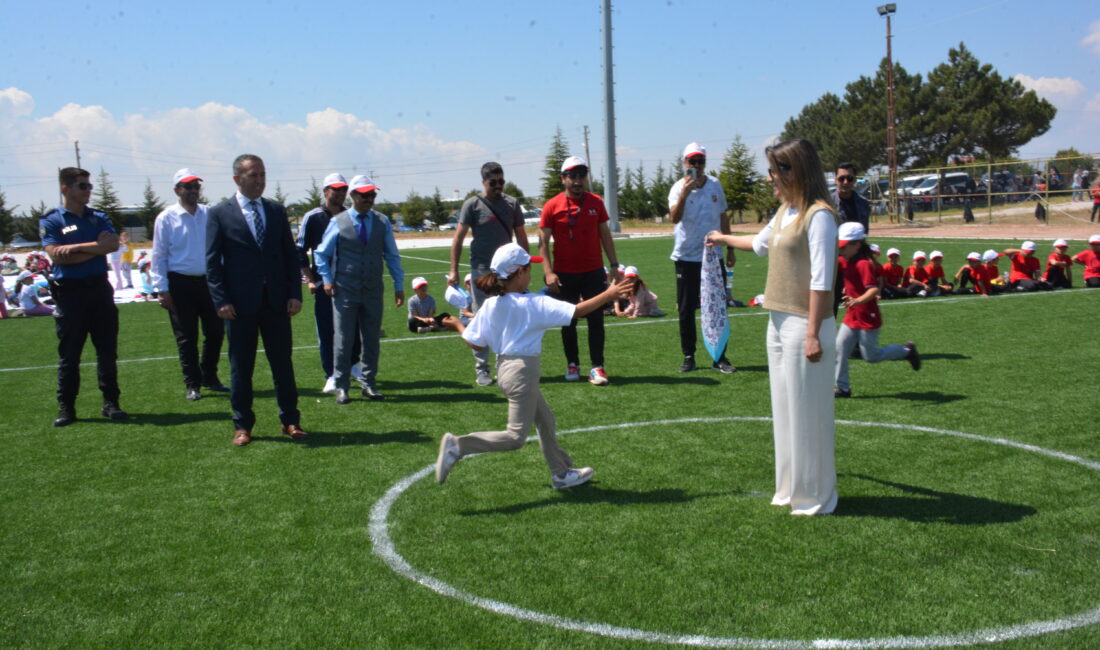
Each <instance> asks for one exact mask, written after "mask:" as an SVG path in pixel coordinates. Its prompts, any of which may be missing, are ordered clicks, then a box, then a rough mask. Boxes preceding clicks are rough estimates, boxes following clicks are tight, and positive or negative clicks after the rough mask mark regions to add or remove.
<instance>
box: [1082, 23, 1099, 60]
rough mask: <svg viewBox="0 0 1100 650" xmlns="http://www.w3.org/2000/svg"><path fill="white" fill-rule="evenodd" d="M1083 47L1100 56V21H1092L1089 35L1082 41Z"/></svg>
mask: <svg viewBox="0 0 1100 650" xmlns="http://www.w3.org/2000/svg"><path fill="white" fill-rule="evenodd" d="M1081 45H1083V46H1084V47H1086V48H1088V49H1090V50H1092V51H1093V52H1095V53H1096V54H1100V20H1094V21H1092V24H1091V25H1089V31H1088V33H1087V34H1085V37H1084V38H1082V39H1081Z"/></svg>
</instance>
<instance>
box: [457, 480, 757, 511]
mask: <svg viewBox="0 0 1100 650" xmlns="http://www.w3.org/2000/svg"><path fill="white" fill-rule="evenodd" d="M728 495H742V496H759V495H757V494H755V493H751V492H745V491H741V490H731V491H728V492H706V493H703V494H688V493H686V492H684V491H683V490H681V489H679V488H662V489H659V490H649V491H646V492H638V491H635V490H613V489H604V488H601V487H600V486H598V485H594V484H592V483H588V484H587V485H582V486H580V487H576V488H573V489H571V490H563V491H562V492H560V493H558V494H556V495H555V496H553V497H550V498H547V499H539V500H538V501H529V502H527V503H514V504H512V505H510V506H502V507H500V508H489V509H488V510H469V511H466V512H460V513H459V514H460V515H462V516H463V517H472V516H478V515H514V514H519V513H521V512H525V511H527V510H533V509H535V508H544V507H546V506H553V505H558V504H560V503H562V502H568V503H575V504H584V503H612V504H615V505H617V506H626V505H635V504H645V503H688V502H690V501H694V500H696V499H705V498H711V497H720V496H728Z"/></svg>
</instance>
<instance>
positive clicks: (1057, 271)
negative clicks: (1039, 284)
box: [1047, 266, 1073, 289]
mask: <svg viewBox="0 0 1100 650" xmlns="http://www.w3.org/2000/svg"><path fill="white" fill-rule="evenodd" d="M1047 282H1049V283H1050V286H1052V287H1054V288H1055V289H1072V288H1073V280H1071V279H1070V277H1069V276H1068V275H1066V270H1065V269H1064V268H1063V267H1061V266H1052V267H1050V270H1049V271H1047Z"/></svg>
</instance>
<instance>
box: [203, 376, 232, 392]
mask: <svg viewBox="0 0 1100 650" xmlns="http://www.w3.org/2000/svg"><path fill="white" fill-rule="evenodd" d="M203 387H204V388H208V389H210V390H212V391H214V392H215V393H228V392H229V386H226V385H225V384H223V383H221V382H220V381H218V380H217V379H215V380H214V381H210V382H206V383H204V384H203Z"/></svg>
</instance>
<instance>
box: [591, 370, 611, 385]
mask: <svg viewBox="0 0 1100 650" xmlns="http://www.w3.org/2000/svg"><path fill="white" fill-rule="evenodd" d="M608 381H610V380H609V379H608V378H607V373H606V372H604V370H603V367H601V366H597V367H595V368H593V369H592V370H589V371H588V383H590V384H592V385H593V386H606V385H607V382H608Z"/></svg>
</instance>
